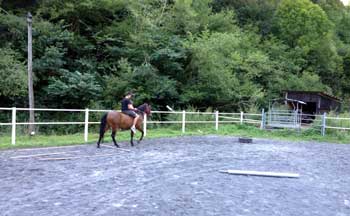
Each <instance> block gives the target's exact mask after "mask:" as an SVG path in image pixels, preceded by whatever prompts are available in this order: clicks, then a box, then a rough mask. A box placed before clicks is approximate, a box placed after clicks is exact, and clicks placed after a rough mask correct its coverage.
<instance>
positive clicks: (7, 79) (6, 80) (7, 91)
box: [0, 48, 27, 97]
mask: <svg viewBox="0 0 350 216" xmlns="http://www.w3.org/2000/svg"><path fill="white" fill-rule="evenodd" d="M0 56H1V58H0V77H1V79H0V96H5V97H15V96H25V95H26V93H27V71H26V66H25V65H24V63H23V62H20V61H18V60H17V58H18V53H16V52H14V51H13V50H12V49H9V48H0Z"/></svg>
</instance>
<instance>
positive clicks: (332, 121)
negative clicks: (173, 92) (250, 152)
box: [0, 107, 350, 144]
mask: <svg viewBox="0 0 350 216" xmlns="http://www.w3.org/2000/svg"><path fill="white" fill-rule="evenodd" d="M29 110H30V109H29V108H16V107H12V108H0V112H1V111H8V112H9V111H11V112H12V115H11V116H12V117H11V119H12V121H11V122H3V123H1V122H0V126H11V128H12V129H11V143H12V144H15V143H16V126H17V125H30V124H34V125H84V141H85V142H88V134H89V125H93V124H100V122H99V121H89V119H90V118H89V117H90V114H91V113H93V112H108V111H111V110H95V109H43V108H35V109H34V111H36V112H39V111H40V112H49V111H50V112H80V113H85V118H84V121H77V122H71V121H69V122H34V123H29V122H17V120H16V118H17V112H18V111H29ZM152 113H153V114H176V115H180V116H181V117H179V119H178V120H177V119H175V120H167V121H160V120H152V119H148V118H147V116H146V115H145V116H144V123H143V129H144V135H145V136H146V135H147V125H149V124H180V125H181V131H182V133H185V132H186V125H187V124H213V126H214V128H215V130H219V125H221V124H232V123H238V124H255V125H259V126H260V128H261V129H265V126H266V113H265V112H264V110H262V112H261V113H244V112H239V113H224V112H223V113H220V112H219V111H215V112H188V111H185V110H183V111H153V112H152ZM191 115H203V116H209V117H212V120H191ZM313 117H314V118H315V119H313V121H314V122H316V124H315V125H316V126H319V127H320V131H321V134H322V135H323V136H324V135H325V133H326V129H336V130H350V118H338V117H327V115H326V114H324V115H319V116H316V115H315V116H313ZM339 122H348V124H347V125H346V126H343V125H342V124H338V123H339ZM317 124H318V125H317Z"/></svg>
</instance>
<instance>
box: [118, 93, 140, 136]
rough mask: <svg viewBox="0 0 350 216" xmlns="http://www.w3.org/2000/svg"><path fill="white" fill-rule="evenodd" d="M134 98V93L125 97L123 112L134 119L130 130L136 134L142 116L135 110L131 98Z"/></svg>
mask: <svg viewBox="0 0 350 216" xmlns="http://www.w3.org/2000/svg"><path fill="white" fill-rule="evenodd" d="M133 96H134V93H132V92H128V93H126V95H125V97H124V98H123V100H122V112H123V113H125V114H127V115H128V116H131V117H132V118H134V122H133V125H132V127H131V128H130V129H131V131H132V132H134V133H136V128H135V125H136V122H137V120H138V119H139V117H140V116H139V115H138V114H137V113H136V112H135V111H137V109H136V108H134V106H133V102H132V101H131V98H132V97H133Z"/></svg>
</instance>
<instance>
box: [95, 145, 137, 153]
mask: <svg viewBox="0 0 350 216" xmlns="http://www.w3.org/2000/svg"><path fill="white" fill-rule="evenodd" d="M101 146H105V147H108V148H112V149H116V150H120V151H126V152H131V151H130V150H128V149H123V148H117V147H115V146H110V145H105V144H101Z"/></svg>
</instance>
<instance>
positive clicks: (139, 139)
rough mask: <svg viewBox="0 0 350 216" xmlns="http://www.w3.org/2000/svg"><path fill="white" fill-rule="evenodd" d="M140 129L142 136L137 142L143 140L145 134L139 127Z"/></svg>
mask: <svg viewBox="0 0 350 216" xmlns="http://www.w3.org/2000/svg"><path fill="white" fill-rule="evenodd" d="M139 131H140V132H141V137H140V139H139V141H137V143H140V142H141V140H142V139H143V134H144V132H143V130H142V129H139Z"/></svg>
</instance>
